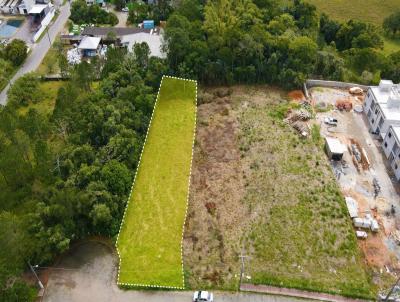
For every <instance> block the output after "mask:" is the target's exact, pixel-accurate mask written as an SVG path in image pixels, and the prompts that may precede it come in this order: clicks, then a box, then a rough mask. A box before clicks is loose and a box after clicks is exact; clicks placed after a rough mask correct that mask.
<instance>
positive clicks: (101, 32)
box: [81, 26, 150, 38]
mask: <svg viewBox="0 0 400 302" xmlns="http://www.w3.org/2000/svg"><path fill="white" fill-rule="evenodd" d="M109 33H115V35H116V36H117V37H121V36H126V35H132V34H137V33H150V29H144V28H133V27H95V26H87V27H85V29H84V30H83V31H82V33H81V35H83V36H93V37H103V38H104V37H106V36H107V35H108V34H109Z"/></svg>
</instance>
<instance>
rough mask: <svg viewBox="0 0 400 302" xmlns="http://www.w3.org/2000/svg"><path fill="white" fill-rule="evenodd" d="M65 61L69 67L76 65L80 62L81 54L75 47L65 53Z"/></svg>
mask: <svg viewBox="0 0 400 302" xmlns="http://www.w3.org/2000/svg"><path fill="white" fill-rule="evenodd" d="M67 61H68V63H69V64H70V65H76V64H79V63H80V62H81V53H80V51H79V49H78V48H77V47H76V48H72V49H70V50H68V51H67Z"/></svg>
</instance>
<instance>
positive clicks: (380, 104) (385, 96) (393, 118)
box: [364, 80, 400, 139]
mask: <svg viewBox="0 0 400 302" xmlns="http://www.w3.org/2000/svg"><path fill="white" fill-rule="evenodd" d="M364 112H365V114H366V115H367V119H368V123H369V127H370V131H371V132H372V133H375V134H378V135H380V137H381V139H384V138H385V136H386V133H387V132H388V130H389V126H390V125H394V126H400V85H395V84H393V82H392V81H388V80H382V81H381V82H380V83H379V86H372V87H370V88H369V89H368V92H367V96H366V98H365V103H364Z"/></svg>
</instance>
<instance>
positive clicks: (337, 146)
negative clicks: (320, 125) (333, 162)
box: [325, 136, 346, 154]
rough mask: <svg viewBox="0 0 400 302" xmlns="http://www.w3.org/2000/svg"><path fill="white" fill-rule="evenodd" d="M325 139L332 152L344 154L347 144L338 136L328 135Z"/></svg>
mask: <svg viewBox="0 0 400 302" xmlns="http://www.w3.org/2000/svg"><path fill="white" fill-rule="evenodd" d="M325 140H326V143H327V145H328V147H329V150H330V151H331V152H332V153H335V154H342V153H343V152H344V151H345V150H346V148H345V146H344V145H343V144H342V143H341V142H340V141H339V140H338V139H337V138H334V137H329V136H328V137H326V138H325Z"/></svg>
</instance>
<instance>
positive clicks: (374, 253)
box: [310, 88, 400, 287]
mask: <svg viewBox="0 0 400 302" xmlns="http://www.w3.org/2000/svg"><path fill="white" fill-rule="evenodd" d="M310 92H311V95H312V98H313V102H314V103H315V105H318V103H320V102H324V103H328V104H331V106H332V108H333V107H334V105H335V103H336V101H337V100H339V99H349V100H351V101H352V102H353V104H360V103H362V102H360V101H359V100H356V99H354V97H352V96H351V95H350V94H349V93H348V92H347V91H344V90H339V89H329V88H313V89H311V91H310ZM326 116H331V117H335V118H337V119H338V127H328V126H327V125H325V124H324V122H323V121H324V118H325V117H326ZM317 122H318V123H319V124H320V125H321V134H322V135H323V136H333V137H337V138H339V139H340V140H341V142H342V143H343V144H345V145H346V146H347V149H348V150H351V143H352V142H353V143H354V142H357V143H358V144H359V146H360V148H361V149H364V150H365V153H366V155H367V158H368V160H369V163H370V164H369V167H367V165H364V167H363V166H362V165H360V164H359V163H358V162H357V160H355V159H354V156H352V155H351V153H350V152H349V151H347V152H345V155H344V162H345V164H344V167H343V166H342V165H341V164H340V163H335V162H332V166H333V168H334V171H335V174H336V176H337V178H338V182H339V184H340V187H341V190H342V192H343V194H344V195H345V196H351V197H353V198H354V199H355V200H356V201H357V202H358V206H359V212H360V213H362V215H364V214H365V213H370V214H371V215H372V216H374V217H375V218H376V219H377V221H378V223H379V226H380V230H379V232H378V233H377V234H374V233H371V232H369V233H368V238H367V239H366V240H359V246H360V248H361V250H362V251H363V254H364V256H365V261H366V263H367V264H368V266H369V267H371V269H372V272H373V280H374V282H375V283H377V284H378V285H380V286H383V287H385V286H387V283H388V281H390V280H392V279H393V278H394V277H395V276H396V272H399V268H400V267H399V262H398V261H399V259H400V247H399V245H398V244H396V242H395V240H394V238H393V234H394V232H395V231H396V230H397V229H398V228H399V227H400V216H399V211H400V207H399V206H400V203H399V202H400V197H399V194H398V193H397V192H398V190H399V184H398V183H397V182H396V181H395V180H394V177H393V174H392V172H391V170H390V168H389V167H388V165H387V161H386V158H385V156H384V154H383V152H382V149H381V146H380V144H381V142H380V141H379V140H378V138H377V137H376V136H375V135H372V134H371V133H369V131H368V121H367V119H366V117H365V115H364V114H363V113H356V112H354V111H351V112H346V111H338V110H330V111H327V112H325V113H318V114H317ZM374 179H376V181H377V182H378V184H379V186H380V188H381V189H380V192H379V194H378V195H377V196H376V197H375V192H374V185H373V182H374ZM392 206H393V209H394V213H393V211H392ZM388 272H389V273H388Z"/></svg>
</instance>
